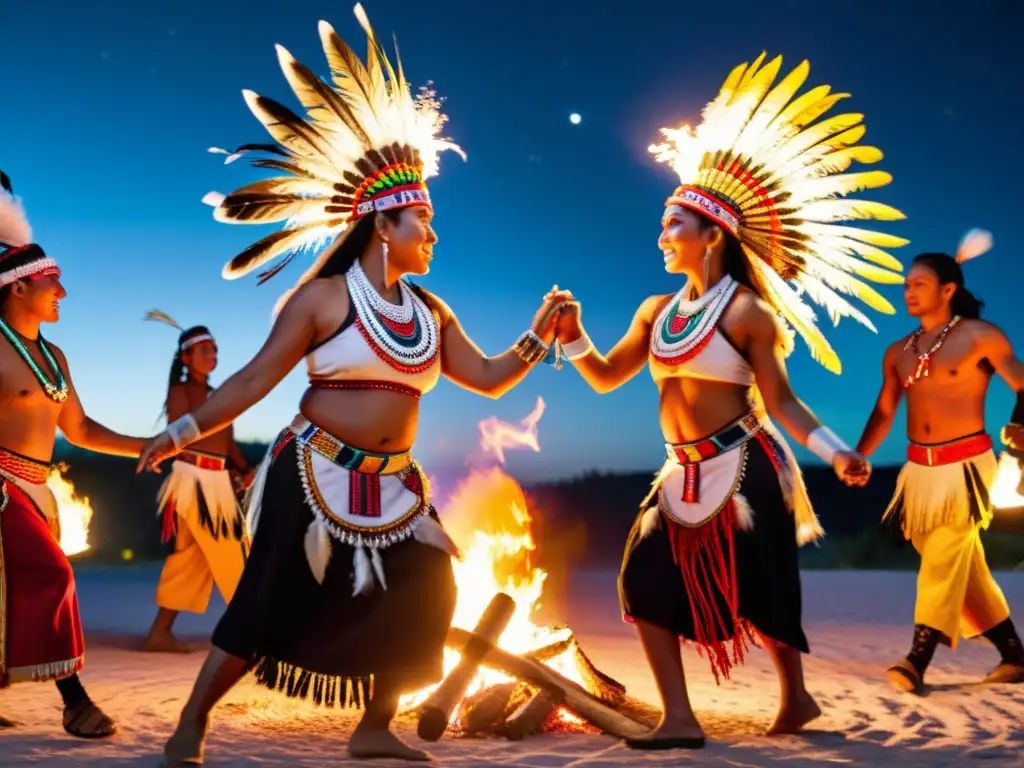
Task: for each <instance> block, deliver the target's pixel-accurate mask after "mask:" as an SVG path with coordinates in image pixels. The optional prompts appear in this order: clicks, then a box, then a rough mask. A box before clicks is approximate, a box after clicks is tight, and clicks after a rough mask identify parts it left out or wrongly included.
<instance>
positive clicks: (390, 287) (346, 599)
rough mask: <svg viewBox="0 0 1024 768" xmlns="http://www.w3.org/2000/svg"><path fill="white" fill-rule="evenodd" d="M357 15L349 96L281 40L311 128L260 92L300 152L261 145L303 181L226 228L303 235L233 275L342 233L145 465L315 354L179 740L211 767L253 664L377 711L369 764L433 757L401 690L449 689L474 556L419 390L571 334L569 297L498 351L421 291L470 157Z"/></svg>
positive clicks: (220, 209) (317, 693)
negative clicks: (440, 203) (435, 200)
mask: <svg viewBox="0 0 1024 768" xmlns="http://www.w3.org/2000/svg"><path fill="white" fill-rule="evenodd" d="M356 16H357V18H358V19H359V21H360V23H361V24H362V26H363V29H364V30H365V31H366V34H367V36H368V38H369V43H370V49H369V50H370V53H369V55H368V58H367V62H366V63H365V65H364V64H363V62H362V61H360V59H359V58H358V57H357V56H356V54H355V53H354V52H353V51H352V50H351V48H349V46H348V45H347V44H346V43H345V42H344V41H342V39H341V38H340V37H339V36H338V35H337V34H336V33H335V31H334V30H333V29H332V28H331V27H330V25H328V24H327V23H325V22H321V23H320V37H321V41H322V43H323V47H324V52H325V53H326V56H327V60H328V62H329V64H330V67H331V70H332V75H333V81H334V85H333V87H331V86H328V85H327V84H325V83H324V82H322V81H320V80H319V79H317V78H316V76H315V75H313V74H312V73H311V72H310V71H309V70H308V69H307V68H306V67H304V66H303V65H302V64H300V63H299V62H298V61H296V60H295V59H294V58H292V56H291V55H290V54H289V53H288V52H287V51H285V50H284V49H283V48H281V47H278V59H279V61H280V64H281V67H282V69H283V70H284V74H285V77H286V78H287V79H288V82H289V84H290V85H291V86H292V89H293V90H294V91H295V94H296V96H297V97H298V98H299V100H300V101H301V102H302V104H303V106H304V107H306V109H307V110H308V113H309V117H308V119H307V120H303V119H302V118H299V117H298V116H296V115H295V114H293V113H292V112H291V111H289V110H288V109H287V108H286V107H284V106H282V105H280V104H278V103H276V102H274V101H271V100H270V99H267V98H264V97H262V96H258V95H256V94H254V93H252V92H248V91H247V92H246V93H245V97H246V101H247V102H248V104H249V107H250V108H251V110H252V111H253V113H254V114H255V115H256V117H257V118H258V119H259V120H260V121H261V122H262V123H263V125H264V126H265V127H266V128H267V129H268V131H269V132H270V134H271V135H272V136H273V137H274V138H275V139H276V140H277V141H278V142H279V143H280V146H279V147H278V146H270V147H261V148H262V149H269V150H270V151H271V152H273V153H276V155H277V157H275V158H272V159H269V160H260V161H257V163H256V164H257V165H260V166H261V167H271V168H275V169H278V170H282V171H285V172H286V173H287V174H288V175H287V176H281V177H277V178H272V179H266V180H264V181H259V182H256V183H255V184H250V185H249V186H247V187H243V188H242V189H239V190H237V191H236V192H233V193H231V194H229V195H228V196H227V197H225V198H222V199H220V198H215V202H217V208H216V212H215V216H216V217H217V218H218V219H220V220H223V221H228V222H236V223H266V222H276V221H283V220H288V221H289V223H290V227H289V228H287V229H284V230H283V231H281V232H278V233H276V234H273V235H270V236H268V237H266V238H264V239H262V240H260V241H259V242H257V243H256V244H254V245H252V246H250V247H249V248H247V249H246V250H245V251H244V252H243V253H241V254H240V255H239V256H237V257H236V258H235V259H234V260H233V261H232V262H231V263H230V264H229V265H228V266H227V267H226V270H225V272H226V275H227V276H228V277H237V276H239V275H242V274H244V273H246V272H249V271H250V270H252V269H255V268H257V267H258V266H260V265H262V264H265V263H266V262H267V261H268V260H270V259H271V258H273V257H275V256H278V255H282V254H286V253H288V252H291V253H292V255H294V251H295V250H296V249H298V248H301V247H302V246H303V245H305V244H308V243H310V242H311V241H314V240H317V239H319V238H323V237H334V238H335V240H334V242H333V244H332V245H331V246H330V247H329V248H327V249H326V250H325V251H324V252H323V254H322V255H321V256H320V257H319V258H318V259H317V261H316V263H315V264H314V265H313V267H312V268H311V269H310V270H309V271H308V272H307V273H306V274H305V275H304V277H303V278H302V280H301V281H300V286H299V287H298V289H297V290H295V291H294V292H292V293H291V294H290V295H288V296H286V297H285V300H284V301H282V302H281V303H280V304H279V307H280V312H279V315H278V316H277V318H276V321H275V324H274V327H273V330H272V331H271V333H270V337H269V338H268V339H267V341H266V343H265V345H264V346H263V348H262V349H261V350H260V351H259V353H257V355H256V357H255V358H253V360H252V361H251V362H250V363H248V364H247V365H246V366H245V367H244V368H242V369H241V370H240V371H239V372H238V373H236V374H234V375H233V376H232V377H231V378H230V379H228V380H227V381H226V382H225V383H224V384H223V386H221V388H220V389H218V390H217V391H216V392H214V393H213V394H212V395H211V396H210V397H209V399H207V400H206V402H205V403H204V404H203V405H202V406H201V407H199V408H198V409H196V410H195V411H193V412H192V413H189V414H186V415H185V416H183V417H181V418H180V419H178V420H176V421H175V422H174V423H172V424H171V425H169V426H168V428H167V431H166V432H164V433H162V434H161V435H158V436H157V437H156V438H154V439H153V441H152V442H151V443H150V444H149V445H148V446H147V448H146V451H145V453H144V455H143V456H142V458H141V459H140V463H139V466H140V468H142V467H146V466H155V465H157V464H159V463H160V462H161V461H163V460H165V459H167V458H169V457H171V456H172V455H174V454H176V453H178V452H179V451H181V450H182V449H184V448H185V446H187V445H189V444H191V443H194V442H195V441H197V440H199V439H200V438H201V437H202V436H203V435H207V434H211V433H214V432H216V431H217V430H220V429H222V428H223V427H225V426H226V425H228V424H230V423H231V422H232V421H234V420H235V419H236V418H237V417H238V415H239V414H241V413H242V412H243V411H245V410H246V409H248V408H250V407H251V406H252V405H254V404H255V403H257V402H259V401H260V400H261V399H262V398H263V397H265V396H266V395H267V394H268V393H269V392H270V391H271V390H272V389H273V388H274V386H276V385H277V383H278V382H279V381H280V380H281V379H282V378H284V376H285V375H286V374H287V373H288V372H289V371H290V370H291V369H292V368H293V367H294V366H295V365H296V364H297V363H298V362H299V361H300V360H301V359H302V358H303V357H305V358H306V364H307V367H308V372H309V388H308V390H307V391H306V393H305V395H304V396H303V398H302V402H301V404H300V406H299V415H298V416H296V417H295V420H294V421H293V422H292V424H291V425H290V426H289V427H288V428H286V429H285V430H283V431H282V432H281V433H280V434H279V435H278V437H277V438H276V439H275V440H274V442H273V444H272V446H271V448H270V450H269V451H268V453H267V455H266V458H265V459H264V461H263V463H262V465H261V467H260V469H259V471H258V472H257V475H256V479H255V481H254V483H253V486H252V488H251V489H250V492H249V496H248V499H247V516H248V522H249V524H250V527H251V528H252V529H253V541H252V549H251V552H250V556H249V559H248V561H247V563H246V568H245V571H244V573H243V574H242V579H241V581H240V583H239V585H238V589H237V591H236V592H235V596H234V599H233V600H232V602H231V603H230V605H229V606H228V609H227V611H226V613H225V614H224V617H223V618H222V619H221V621H220V623H219V624H218V625H217V628H216V630H215V631H214V634H213V638H212V640H213V646H214V648H213V650H212V651H211V653H210V655H209V657H208V658H207V660H206V662H205V664H204V666H203V668H202V669H201V670H200V673H199V677H198V679H197V680H196V684H195V687H194V689H193V691H192V695H191V697H190V698H189V700H188V702H187V703H186V705H185V707H184V710H183V712H182V715H181V719H180V722H179V725H178V727H177V730H176V731H175V734H174V735H173V736H172V737H171V739H170V740H169V742H168V743H167V745H166V747H165V753H166V756H167V758H168V760H169V762H170V763H171V764H172V765H173V764H175V763H177V764H192V765H194V764H197V763H200V762H201V761H202V752H203V742H204V740H205V735H206V730H207V724H208V718H209V713H210V710H211V708H212V707H213V706H214V704H216V702H217V701H218V700H219V699H220V698H221V697H222V696H223V695H224V694H225V693H226V692H227V691H228V690H229V689H230V688H231V687H232V686H233V685H234V684H235V683H236V682H237V681H238V680H239V679H240V678H241V677H242V675H243V674H245V672H246V671H248V670H254V671H255V673H256V678H257V680H258V681H259V682H260V683H262V684H264V685H266V686H268V687H270V688H274V689H277V690H280V691H284V692H286V693H287V694H288V695H289V696H295V697H302V698H306V697H311V698H312V699H313V701H314V702H316V703H322V704H325V705H328V706H330V705H334V704H337V705H340V706H363V705H365V712H364V714H363V717H362V720H361V721H360V723H359V726H358V727H357V728H356V730H355V732H354V733H353V735H352V737H351V739H350V741H349V745H348V748H349V752H350V753H351V754H352V755H353V756H354V757H357V758H369V757H398V758H405V759H410V760H423V759H427V755H426V754H425V753H424V752H421V751H419V750H416V749H413V748H411V747H409V746H407V745H405V744H404V743H402V742H401V741H400V740H399V739H398V738H397V737H396V736H394V735H393V734H392V733H391V732H390V731H389V725H390V722H391V720H392V718H393V717H394V715H395V712H396V710H397V706H398V701H399V697H400V695H401V694H402V693H403V692H407V691H411V690H417V689H420V688H422V687H424V686H427V685H430V684H432V683H434V682H437V681H438V680H440V678H441V676H442V671H443V670H442V658H443V649H444V641H445V637H446V634H447V631H448V628H449V626H450V624H451V619H452V615H453V612H454V608H455V597H456V595H455V582H454V577H453V573H452V567H451V560H450V557H451V555H452V554H454V551H455V550H454V545H453V544H452V542H451V540H450V539H449V538H448V536H447V534H446V533H445V531H444V529H443V528H442V527H441V525H440V523H439V522H438V520H437V514H436V512H435V510H434V508H433V507H432V506H431V504H430V501H429V493H428V489H427V482H426V478H425V477H424V475H423V472H422V471H421V470H420V468H419V466H418V465H417V463H416V462H415V461H414V459H413V457H412V446H413V443H414V441H415V438H416V433H417V425H418V419H419V404H420V397H421V396H422V395H423V394H425V393H427V392H429V391H430V390H431V389H432V388H433V387H434V385H435V384H436V383H437V381H438V379H439V377H440V376H441V375H442V374H444V375H445V376H447V377H448V378H449V379H451V380H452V381H454V382H455V383H456V384H458V385H460V386H462V387H464V388H466V389H469V390H471V391H474V392H478V393H481V394H485V395H488V396H490V397H500V396H501V395H502V394H503V393H505V392H507V391H508V390H509V389H511V388H512V387H513V386H514V385H515V384H516V383H517V382H519V381H520V380H521V379H522V378H523V377H525V376H526V374H527V372H528V371H529V370H530V369H531V368H532V367H533V366H534V365H535V364H536V363H537V362H538V361H539V360H541V359H543V358H544V356H545V352H546V349H547V344H546V343H545V342H550V341H551V340H552V339H553V338H554V330H555V328H554V325H555V316H556V310H557V309H558V307H559V305H560V302H561V301H562V296H561V294H559V293H553V294H551V295H550V297H549V298H547V299H546V300H545V303H544V305H543V306H542V307H541V308H540V309H539V310H538V312H537V315H536V317H535V318H534V321H533V324H532V326H531V329H530V330H528V331H526V332H524V333H523V334H522V335H521V336H520V338H519V340H518V341H517V342H516V343H515V344H514V345H513V347H512V348H511V349H509V350H507V351H506V352H504V353H502V354H500V355H497V356H495V357H487V356H486V355H484V354H483V353H482V352H481V351H480V350H479V349H478V348H477V347H476V346H475V345H474V344H473V342H472V341H470V339H469V337H468V336H467V335H466V333H465V332H464V331H463V329H462V327H461V325H460V324H459V321H458V318H457V317H456V316H455V313H454V312H452V310H451V309H450V308H449V307H448V305H447V304H445V303H444V302H443V301H442V300H441V299H439V298H438V297H437V296H434V295H433V294H430V293H428V292H426V291H424V290H422V289H420V288H418V287H413V286H411V285H410V284H409V283H408V282H407V281H406V280H405V279H403V277H404V276H405V275H424V274H426V273H427V271H428V269H429V264H430V261H431V259H432V258H433V249H434V244H435V243H436V242H437V236H436V235H435V234H434V230H433V229H432V227H431V220H432V218H433V208H432V206H431V203H430V197H429V195H428V192H427V187H426V185H425V184H424V179H426V178H427V177H428V176H431V175H433V174H434V173H436V169H437V154H438V152H439V151H440V150H442V149H445V148H451V149H457V147H455V146H454V145H452V144H450V143H448V142H445V141H441V140H440V139H438V138H437V133H438V131H439V129H440V128H441V126H442V125H443V122H444V118H443V116H442V115H441V114H440V113H439V111H438V105H437V103H436V101H434V100H433V99H431V98H429V94H428V95H425V96H421V97H420V98H418V99H413V97H412V96H411V95H410V91H409V87H408V85H407V83H406V81H405V78H404V75H403V73H402V69H401V67H400V66H399V67H398V70H397V73H396V72H395V70H393V69H392V66H391V64H390V62H389V61H388V59H387V57H386V56H385V54H384V51H383V49H382V48H381V47H380V45H379V44H378V42H377V40H376V38H375V36H374V33H373V30H372V29H371V28H370V25H369V22H368V20H367V18H366V16H365V14H364V12H363V10H362V8H361V7H360V6H358V5H357V6H356ZM252 148H253V147H252V146H249V147H245V148H242V149H241V150H239V151H240V152H244V151H249V150H251V149H252ZM290 258H291V256H290V255H289V256H286V257H285V259H284V261H285V262H287V261H288V260H289V259H290ZM281 266H283V263H282V264H279V265H278V266H276V267H274V268H273V269H271V270H269V272H268V273H264V277H265V278H266V277H269V276H270V275H272V274H274V273H276V272H277V271H278V270H279V269H280V268H281Z"/></svg>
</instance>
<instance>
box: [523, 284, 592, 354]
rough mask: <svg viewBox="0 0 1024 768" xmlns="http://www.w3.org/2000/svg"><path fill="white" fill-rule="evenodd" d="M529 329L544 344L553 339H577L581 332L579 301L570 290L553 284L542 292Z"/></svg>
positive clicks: (562, 340)
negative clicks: (548, 289)
mask: <svg viewBox="0 0 1024 768" xmlns="http://www.w3.org/2000/svg"><path fill="white" fill-rule="evenodd" d="M530 330H532V331H533V332H534V333H535V334H537V336H539V337H540V339H541V340H542V341H543V342H544V343H546V344H550V343H551V342H552V341H553V340H554V339H558V340H559V341H560V342H562V343H563V344H565V343H568V342H570V341H575V340H576V339H578V338H579V337H580V335H582V333H583V329H582V327H581V326H580V303H579V302H578V301H577V300H576V298H575V297H574V296H573V295H572V291H567V290H564V289H561V288H559V287H558V286H557V285H555V286H553V287H552V288H551V290H550V291H548V292H547V293H546V294H544V298H543V300H542V301H541V305H540V309H538V310H537V313H536V314H535V315H534V316H533V322H532V323H531V324H530Z"/></svg>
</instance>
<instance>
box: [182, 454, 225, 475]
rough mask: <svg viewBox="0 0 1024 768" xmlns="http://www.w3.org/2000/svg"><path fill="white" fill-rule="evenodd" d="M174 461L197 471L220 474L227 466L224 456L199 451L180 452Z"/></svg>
mask: <svg viewBox="0 0 1024 768" xmlns="http://www.w3.org/2000/svg"><path fill="white" fill-rule="evenodd" d="M174 460H175V461H181V462H184V463H185V464H191V465H192V466H193V467H199V469H212V470H215V471H217V472H221V471H223V470H224V469H226V468H227V466H228V460H227V459H226V458H225V457H224V456H218V455H216V454H214V453H203V452H201V451H182V452H181V453H179V454H178V455H177V456H175V457H174Z"/></svg>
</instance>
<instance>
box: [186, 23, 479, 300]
mask: <svg viewBox="0 0 1024 768" xmlns="http://www.w3.org/2000/svg"><path fill="white" fill-rule="evenodd" d="M354 13H355V16H356V19H357V21H358V22H359V25H360V26H361V27H362V29H363V31H364V33H365V34H366V38H367V50H368V53H367V57H366V60H365V62H364V61H363V60H362V59H360V57H359V56H358V55H357V54H356V53H355V52H354V51H353V50H352V48H351V47H350V46H349V45H348V43H346V42H345V41H344V40H343V39H342V38H341V37H340V36H339V35H338V33H337V32H336V31H335V30H334V28H333V27H332V26H331V25H330V24H328V23H327V22H326V21H321V22H320V23H319V26H318V29H319V37H320V42H321V45H322V47H323V52H324V56H325V58H326V61H327V65H328V68H329V73H330V81H329V82H328V81H326V80H322V79H321V78H319V77H318V76H317V75H316V74H315V73H314V72H313V71H312V70H310V69H309V68H308V67H306V66H305V65H304V64H302V63H301V62H299V61H298V60H297V59H296V58H295V57H294V56H293V55H292V54H291V53H290V52H289V51H288V50H287V49H285V48H284V47H283V46H280V45H278V46H277V47H276V52H277V58H278V63H279V65H280V66H281V71H282V72H283V74H284V76H285V79H286V80H287V82H288V84H289V86H290V87H291V89H292V91H293V92H294V94H295V97H296V99H297V100H298V102H299V104H300V105H301V106H302V108H303V110H304V111H305V115H304V116H301V115H300V114H298V113H296V112H293V111H292V110H291V109H289V108H288V107H286V106H284V105H283V104H281V103H279V102H277V101H275V100H273V99H269V98H267V97H264V96H260V95H259V94H257V93H255V92H253V91H248V90H247V91H243V95H244V97H245V101H246V104H247V105H248V106H249V109H250V111H251V112H252V113H253V115H255V116H256V118H257V119H258V120H259V121H260V122H261V123H262V124H263V126H264V128H265V129H266V130H267V132H268V133H269V134H270V136H271V138H273V140H274V142H276V143H274V144H245V145H242V146H240V147H239V148H238V149H236V150H234V151H228V150H225V149H220V148H218V147H211V148H210V150H209V151H210V152H211V153H215V154H223V155H225V156H226V159H225V163H230V162H233V161H234V160H236V159H238V158H239V157H242V156H243V155H248V154H251V153H270V154H271V155H274V156H273V157H269V158H267V157H262V158H259V159H255V160H253V164H254V165H256V166H257V167H262V168H271V169H274V170H275V171H279V172H281V173H283V174H285V175H283V176H276V177H274V178H270V179H264V180H262V181H258V182H255V183H252V184H248V185H246V186H244V187H242V188H240V189H238V190H235V191H234V192H231V193H229V194H227V195H223V194H220V193H218V192H210V193H208V194H207V195H206V196H205V197H204V198H203V202H205V203H207V204H208V205H211V206H213V208H214V218H215V219H217V220H218V221H223V222H228V223H232V224H268V223H279V222H283V223H284V228H283V229H282V230H280V231H278V232H276V233H273V234H270V235H268V236H266V237H264V238H262V239H261V240H259V241H258V242H256V243H254V244H253V245H251V246H249V247H248V248H246V249H245V250H244V251H243V252H242V253H240V254H238V255H237V256H235V257H234V258H233V259H232V260H231V261H230V262H229V263H228V264H226V265H225V267H224V270H223V275H224V277H226V278H229V279H233V278H237V277H242V276H243V275H246V274H249V273H250V272H252V271H253V270H256V269H260V268H263V267H264V266H265V265H267V264H268V263H269V262H271V261H273V260H274V259H280V261H279V262H278V263H277V264H275V265H273V266H270V267H269V268H267V269H265V270H264V271H263V272H261V274H260V281H261V282H262V281H265V280H267V279H269V278H270V277H272V276H274V275H275V274H277V273H278V272H279V271H280V270H281V269H282V268H283V267H284V266H285V265H286V264H288V263H289V262H290V261H291V260H292V259H293V258H294V257H295V256H296V255H297V254H299V253H302V252H303V251H306V250H309V251H313V250H316V249H318V248H320V247H321V246H322V245H323V244H324V243H325V242H330V241H333V242H334V246H333V247H337V245H338V244H339V243H340V242H341V240H342V238H344V236H345V234H346V233H347V231H348V227H349V222H350V220H351V218H350V216H351V213H352V206H353V204H354V200H355V196H356V193H357V190H358V188H359V187H360V185H361V184H362V182H363V180H364V179H365V178H367V176H369V175H370V174H372V173H375V172H377V171H378V170H380V169H383V168H385V167H387V166H389V165H394V164H397V163H406V164H408V165H409V166H413V167H415V166H417V165H418V164H422V170H421V178H423V179H428V178H430V177H432V176H434V175H436V174H437V170H438V155H439V154H440V153H441V152H442V151H445V150H453V151H455V152H457V153H458V154H459V155H461V156H462V157H463V159H465V155H464V153H463V152H462V150H461V149H460V148H459V147H458V146H457V145H455V144H453V143H451V142H450V141H448V140H446V139H444V138H442V137H441V130H442V128H443V127H444V125H445V122H446V120H447V118H446V117H445V116H444V115H443V114H442V113H441V104H440V101H439V100H438V99H437V98H436V97H435V95H434V93H433V92H432V91H430V90H421V92H420V93H419V94H418V95H417V96H416V97H414V96H413V94H412V93H411V90H410V87H409V84H408V81H407V80H406V77H405V72H404V70H403V68H402V64H401V60H400V59H398V58H397V44H396V48H395V49H396V61H397V68H396V67H394V66H392V64H391V62H390V60H389V59H388V56H387V54H386V53H385V51H384V49H383V47H382V46H381V45H380V43H379V41H378V38H377V35H376V33H375V32H374V31H373V28H372V26H371V25H370V22H369V19H368V18H367V16H366V12H365V11H364V10H363V7H362V6H361V5H356V6H355V9H354ZM326 255H329V252H325V253H324V254H321V256H320V257H319V258H318V259H316V261H315V263H314V265H313V267H311V268H310V269H309V270H307V271H306V273H305V274H304V275H303V276H302V278H301V279H300V280H299V285H301V284H302V283H304V282H306V281H308V280H309V279H311V278H312V277H315V276H316V274H317V273H318V272H319V269H320V268H321V267H322V265H323V263H324V258H325V256H326ZM296 287H297V286H296ZM293 290H294V289H293ZM291 293H292V291H289V292H288V294H286V296H285V297H282V300H281V302H279V303H278V306H279V307H280V306H281V305H282V304H283V302H284V301H285V300H286V299H287V297H288V296H290V295H291Z"/></svg>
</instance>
